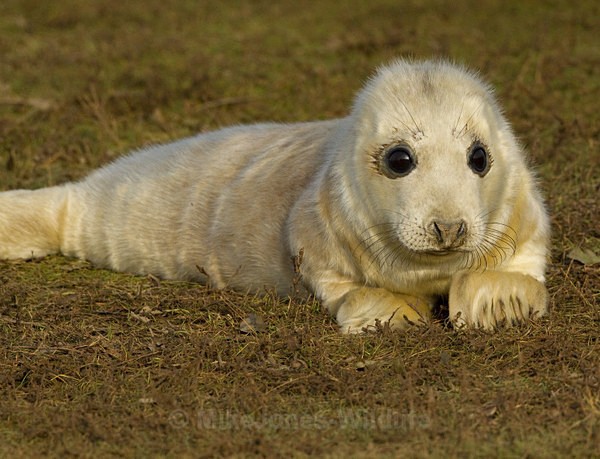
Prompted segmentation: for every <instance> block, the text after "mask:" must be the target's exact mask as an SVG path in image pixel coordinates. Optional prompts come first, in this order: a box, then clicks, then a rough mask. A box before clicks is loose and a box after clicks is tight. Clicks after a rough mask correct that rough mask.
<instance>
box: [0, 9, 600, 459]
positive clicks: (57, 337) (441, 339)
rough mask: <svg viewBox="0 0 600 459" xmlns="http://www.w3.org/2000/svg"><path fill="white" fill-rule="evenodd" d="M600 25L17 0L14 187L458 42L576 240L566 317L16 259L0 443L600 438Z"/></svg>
mask: <svg viewBox="0 0 600 459" xmlns="http://www.w3.org/2000/svg"><path fill="white" fill-rule="evenodd" d="M598 30H600V6H599V4H598V2H596V1H594V0H583V1H580V2H571V1H564V0H556V1H548V2H536V1H533V0H525V1H521V2H503V1H500V0H497V1H494V0H490V1H483V2H482V1H478V2H475V1H468V0H458V1H455V2H445V1H441V0H440V1H436V0H426V1H403V2H398V1H397V0H394V1H391V0H390V1H384V0H372V1H369V2H359V1H353V2H339V1H322V2H310V3H309V2H298V1H291V0H289V1H288V0H284V1H281V2H272V1H266V0H258V1H253V2H245V3H242V2H233V1H204V2H194V1H191V0H189V1H185V0H184V1H179V2H171V3H169V4H167V3H165V2H164V1H161V0H146V1H144V2H124V1H115V0H105V1H102V2H81V1H79V0H64V1H62V2H37V1H34V0H3V2H2V4H1V5H0V56H2V57H1V59H0V189H2V190H7V189H14V188H37V187H41V186H47V185H51V184H57V183H62V182H64V181H67V180H75V179H78V178H81V177H83V176H85V174H86V173H88V172H89V171H90V170H92V169H94V168H95V167H97V166H99V165H102V164H105V163H106V162H108V161H110V160H112V159H113V158H116V157H118V156H119V155H121V154H124V153H126V152H127V151H129V150H131V149H134V148H138V147H141V146H144V145H149V144H152V143H157V142H166V141H169V140H172V139H176V138H179V137H183V136H186V135H191V134H194V133H197V132H201V131H207V130H211V129H216V128H218V127H222V126H226V125H231V124H241V123H250V122H259V121H267V120H271V121H285V122H292V121H303V120H313V119H327V118H332V117H337V116H344V115H345V114H346V113H347V112H348V109H349V107H350V105H351V103H352V97H353V94H354V93H355V92H356V91H357V90H358V89H359V88H360V87H361V85H362V84H363V82H364V81H365V79H366V78H368V76H369V75H370V74H371V73H372V71H373V69H374V68H375V67H376V66H377V65H380V64H382V63H384V62H387V61H389V60H390V59H392V58H394V57H400V56H404V57H406V56H410V57H415V58H428V57H439V56H442V57H447V58H450V59H452V60H455V61H457V62H460V63H463V64H466V65H468V66H469V67H472V68H475V69H478V70H479V71H480V72H481V73H482V75H483V76H484V77H485V78H486V79H487V80H488V81H489V82H490V83H491V84H492V85H493V86H494V87H495V88H496V93H497V95H498V98H499V99H500V100H501V102H502V105H503V106H504V108H505V110H506V115H507V117H508V118H509V119H510V120H511V122H512V123H513V126H514V129H515V132H516V133H517V135H518V136H519V138H520V140H521V141H522V143H523V144H524V146H525V148H526V150H527V151H528V153H529V155H530V157H531V162H532V163H533V165H534V167H535V168H536V170H537V173H538V176H539V180H540V183H541V187H542V189H543V191H544V194H545V196H546V199H547V203H548V209H549V212H550V215H551V216H552V229H553V237H552V253H551V260H550V265H549V270H548V276H547V277H548V281H547V284H548V288H549V291H550V303H551V311H550V314H549V315H548V316H547V317H545V318H543V319H541V320H537V321H535V322H531V323H528V324H526V325H523V326H521V327H517V328H513V329H502V330H499V331H497V332H495V333H486V332H481V331H456V330H453V329H452V328H449V327H447V326H445V324H444V323H443V322H442V321H440V322H434V323H432V324H431V325H429V326H426V327H422V328H415V329H413V330H410V331H408V332H404V333H402V332H390V331H389V330H386V329H382V330H380V331H379V332H377V333H372V334H369V335H364V336H343V335H340V334H339V333H338V332H337V328H336V325H335V323H334V322H333V320H332V319H331V318H330V317H329V316H328V315H327V314H326V313H325V312H323V311H322V309H321V307H320V305H319V304H318V303H317V302H315V301H307V302H296V301H293V302H290V301H286V300H282V299H278V298H276V297H274V296H273V295H270V294H269V292H265V294H264V295H258V296H245V295H240V294H235V293H231V292H216V291H210V290H208V289H207V288H206V287H204V286H201V285H197V284H188V283H182V282H167V281H163V280H160V279H155V278H153V277H135V276H131V275H127V274H117V273H112V272H109V271H103V270H98V269H94V268H93V267H92V266H91V265H89V264H88V263H86V262H84V261H78V260H70V259H66V258H62V257H60V256H53V257H48V258H46V259H43V260H38V261H31V262H23V261H17V262H0V438H2V442H0V456H10V457H34V456H40V455H44V456H49V457H66V456H81V457H98V456H102V457H106V456H127V457H129V456H138V457H146V456H169V457H209V456H211V457H212V456H239V457H241V456H244V457H245V456H269V457H271V456H286V457H288V456H296V457H297V456H304V455H307V456H308V455H320V456H330V457H339V456H352V457H372V456H381V457H398V456H409V457H441V456H444V457H459V456H460V457H491V456H501V457H566V456H571V457H575V456H577V457H593V456H595V457H598V456H599V455H600V449H599V446H598V445H600V352H599V350H600V349H599V348H600V343H599V337H600V264H598V262H597V260H596V262H594V256H597V255H598V254H600V202H599V201H600V151H599V142H600V112H599V111H598V100H600V77H599V74H598V68H600V42H599V41H598ZM574 250H575V251H574ZM577 251H580V252H581V251H587V252H586V253H587V254H588V256H587V257H586V256H583V255H582V254H581V253H579V254H578V252H577ZM252 314H253V315H252ZM244 321H246V322H250V325H254V326H255V327H256V330H254V331H253V330H252V327H248V324H247V323H244ZM261 321H262V322H263V323H260V322H261ZM249 328H250V329H249Z"/></svg>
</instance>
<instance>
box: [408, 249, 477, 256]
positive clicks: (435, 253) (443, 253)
mask: <svg viewBox="0 0 600 459" xmlns="http://www.w3.org/2000/svg"><path fill="white" fill-rule="evenodd" d="M467 252H468V250H464V249H459V248H454V249H437V250H436V249H433V250H423V251H421V252H419V253H421V254H423V255H431V256H433V257H450V256H452V255H464V254H465V253H467Z"/></svg>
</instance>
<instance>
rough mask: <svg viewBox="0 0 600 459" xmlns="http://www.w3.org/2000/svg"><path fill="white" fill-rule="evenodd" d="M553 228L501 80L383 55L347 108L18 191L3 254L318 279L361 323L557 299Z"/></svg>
mask: <svg viewBox="0 0 600 459" xmlns="http://www.w3.org/2000/svg"><path fill="white" fill-rule="evenodd" d="M548 242H549V221H548V217H547V214H546V211H545V209H544V205H543V202H542V199H541V197H540V194H539V192H538V189H537V187H536V183H535V180H534V179H533V176H532V174H531V172H530V171H529V169H528V166H527V163H526V160H525V157H524V154H523V151H522V149H521V147H520V146H519V145H518V143H517V141H516V139H515V137H514V135H513V133H512V131H511V128H510V126H509V124H508V123H507V121H506V120H505V118H504V117H503V115H502V113H501V111H500V109H499V107H498V105H497V103H496V102H495V99H494V97H493V96H492V92H491V90H490V88H489V87H488V86H487V85H485V84H484V83H482V82H481V81H480V80H479V78H478V77H476V76H475V75H474V74H472V73H470V72H468V71H466V70H464V69H462V68H460V67H457V66H454V65H452V64H449V63H446V62H441V61H425V62H407V61H396V62H393V63H392V64H391V65H389V66H386V67H383V68H381V69H380V70H379V71H378V72H377V73H376V75H375V76H374V77H373V78H372V79H371V80H370V81H369V82H368V83H367V84H366V86H365V87H364V89H363V90H362V91H361V92H360V93H359V94H358V96H357V98H356V100H355V103H354V106H353V108H352V110H351V112H350V114H349V115H348V116H347V117H345V118H341V119H336V120H331V121H322V122H313V123H302V124H289V125H286V124H260V125H254V126H242V127H233V128H227V129H223V130H220V131H216V132H212V133H207V134H201V135H198V136H196V137H192V138H189V139H185V140H181V141H178V142H176V143H172V144H169V145H164V146H156V147H152V148H148V149H145V150H142V151H140V152H136V153H134V154H132V155H129V156H126V157H123V158H121V159H119V160H117V161H115V162H114V163H112V164H109V165H108V166H106V167H104V168H102V169H99V170H97V171H95V172H93V173H92V174H91V175H90V176H88V177H87V178H86V179H84V180H83V181H81V182H78V183H68V184H65V185H62V186H56V187H50V188H45V189H40V190H36V191H24V190H19V191H8V192H4V193H0V257H1V258H5V259H8V258H31V257H42V256H44V255H46V254H49V253H55V252H62V253H63V254H65V255H68V256H74V257H81V258H85V259H88V260H90V261H92V262H93V263H95V264H97V265H99V266H102V267H108V268H112V269H115V270H119V271H128V272H133V273H139V274H143V273H152V274H154V275H157V276H162V277H164V278H171V279H188V280H198V281H201V282H209V283H210V284H211V285H212V286H214V287H216V288H224V287H228V288H234V289H238V290H244V291H246V290H261V289H264V288H275V289H277V291H278V292H279V293H280V294H283V295H287V294H290V293H291V291H292V285H293V284H294V283H295V282H296V281H297V279H300V280H301V282H302V284H303V285H304V286H305V287H306V288H307V289H308V291H310V292H312V293H314V294H315V295H316V297H317V298H319V299H320V300H321V301H322V303H323V305H324V306H325V307H326V308H327V309H328V310H329V311H330V312H331V313H332V314H334V315H335V316H336V319H337V321H338V324H339V326H340V328H341V330H342V331H344V332H358V331H361V330H363V329H364V328H365V327H366V328H368V327H371V326H374V325H376V324H377V323H378V322H380V323H386V322H387V323H389V324H390V326H392V327H396V328H403V327H405V326H406V325H407V324H411V323H418V322H421V321H424V320H425V321H426V320H427V319H428V318H429V317H430V314H431V308H432V306H433V305H434V303H435V301H436V299H437V298H438V297H439V296H448V297H449V298H448V302H449V303H448V304H449V314H450V318H451V319H452V320H453V322H454V323H455V325H467V326H474V327H483V328H494V327H496V326H498V325H500V324H503V323H507V324H511V323H516V322H520V321H523V320H525V319H528V318H529V317H531V316H532V315H542V314H544V313H545V312H546V309H547V293H546V289H545V287H544V272H545V266H546V257H547V251H548ZM292 260H293V261H294V263H293V262H292ZM199 267H201V269H199Z"/></svg>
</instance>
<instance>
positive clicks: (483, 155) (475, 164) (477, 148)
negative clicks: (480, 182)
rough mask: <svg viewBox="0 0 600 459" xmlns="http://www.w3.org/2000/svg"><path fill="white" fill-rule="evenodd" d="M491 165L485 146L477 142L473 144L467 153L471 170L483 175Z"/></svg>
mask: <svg viewBox="0 0 600 459" xmlns="http://www.w3.org/2000/svg"><path fill="white" fill-rule="evenodd" d="M491 165H492V162H491V158H490V155H489V154H488V152H487V151H486V149H485V147H484V146H483V145H481V144H479V143H477V144H475V145H473V146H472V147H471V151H470V153H469V167H470V168H471V170H472V171H473V172H475V173H476V174H477V175H479V176H481V177H483V176H484V175H485V174H487V173H488V171H489V170H490V166H491Z"/></svg>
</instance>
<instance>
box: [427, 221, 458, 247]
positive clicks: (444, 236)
mask: <svg viewBox="0 0 600 459" xmlns="http://www.w3.org/2000/svg"><path fill="white" fill-rule="evenodd" d="M428 230H429V232H430V233H431V234H433V235H434V236H435V239H436V240H437V242H438V243H439V245H440V247H441V248H444V249H447V248H451V247H460V246H461V245H462V244H463V242H464V240H465V237H466V235H467V223H466V222H465V221H464V220H455V221H450V222H448V221H443V220H433V221H432V222H431V223H430V224H429V225H428Z"/></svg>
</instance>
